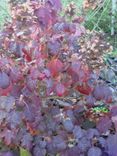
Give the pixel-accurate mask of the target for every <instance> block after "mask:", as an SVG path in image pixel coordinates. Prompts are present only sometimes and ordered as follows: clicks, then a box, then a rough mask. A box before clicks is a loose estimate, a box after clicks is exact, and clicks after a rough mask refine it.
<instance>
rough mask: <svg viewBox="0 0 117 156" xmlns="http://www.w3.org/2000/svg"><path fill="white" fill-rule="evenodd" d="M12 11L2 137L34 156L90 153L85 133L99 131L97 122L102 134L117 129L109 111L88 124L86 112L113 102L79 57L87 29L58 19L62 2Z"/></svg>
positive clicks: (0, 95)
mask: <svg viewBox="0 0 117 156" xmlns="http://www.w3.org/2000/svg"><path fill="white" fill-rule="evenodd" d="M12 7H13V8H12V22H10V23H8V24H6V26H5V27H4V30H3V31H2V32H1V38H0V53H1V56H0V69H1V70H0V139H1V140H2V142H3V143H4V144H6V146H8V147H9V148H10V149H12V148H14V147H18V148H19V147H22V148H26V149H27V150H28V151H30V153H31V154H32V155H33V156H39V155H40V156H41V155H42V156H44V155H46V154H50V155H56V154H60V155H67V156H68V155H70V153H71V152H72V151H73V154H74V156H75V155H77V154H78V153H82V152H84V153H86V152H87V150H88V148H90V147H91V146H92V143H91V140H88V135H87V137H85V134H86V129H89V128H92V132H91V133H95V129H93V128H95V127H96V124H97V128H98V130H99V131H100V133H103V132H105V130H108V129H110V128H111V125H112V122H111V118H110V116H109V113H108V112H107V113H103V112H102V113H103V114H105V115H106V117H105V118H104V120H102V118H101V116H99V117H98V122H99V121H100V122H99V123H98V122H97V121H94V120H92V118H91V119H89V120H88V119H87V120H86V115H87V113H86V112H87V110H88V109H89V110H90V109H91V107H92V106H95V105H97V103H98V102H99V101H102V102H103V103H104V104H106V103H111V102H112V93H111V90H110V89H109V87H108V86H106V85H105V84H103V83H101V82H99V81H98V75H96V74H95V72H93V71H91V70H90V68H89V67H88V65H87V64H85V63H83V62H82V60H81V59H80V54H79V46H78V41H79V38H80V37H81V36H82V35H83V34H84V33H85V29H84V27H83V26H82V25H80V24H79V23H77V22H76V21H75V22H67V21H66V20H65V19H64V17H61V16H59V14H58V13H59V11H60V10H61V3H60V1H59V0H51V1H50V0H47V1H46V2H45V3H44V4H40V3H39V2H37V1H34V0H33V1H30V2H26V3H23V4H18V5H17V6H12ZM68 101H70V102H68ZM108 122H109V124H107V126H105V127H104V128H101V126H100V125H103V123H108ZM83 127H84V129H83ZM78 133H79V134H78ZM79 135H81V138H82V139H81V143H80V144H78V139H79ZM96 135H98V134H96ZM93 136H94V135H93V134H92V137H91V139H93ZM110 150H111V148H110ZM92 151H93V152H95V151H99V152H101V150H99V149H98V148H96V149H93V147H92V148H91V150H90V151H89V152H88V153H91V152H92ZM8 152H9V151H8ZM8 152H7V153H8ZM4 155H5V156H6V153H5V154H4ZM11 155H13V154H11Z"/></svg>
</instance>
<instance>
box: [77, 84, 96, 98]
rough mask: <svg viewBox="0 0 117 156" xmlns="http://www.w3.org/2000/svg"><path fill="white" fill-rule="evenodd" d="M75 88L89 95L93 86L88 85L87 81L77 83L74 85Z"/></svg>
mask: <svg viewBox="0 0 117 156" xmlns="http://www.w3.org/2000/svg"><path fill="white" fill-rule="evenodd" d="M76 90H78V91H79V92H80V93H82V94H85V95H89V94H91V93H92V91H93V88H92V87H90V86H89V85H88V84H87V83H83V84H82V85H78V86H77V87H76Z"/></svg>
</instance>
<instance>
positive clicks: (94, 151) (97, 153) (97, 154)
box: [88, 147, 102, 156]
mask: <svg viewBox="0 0 117 156" xmlns="http://www.w3.org/2000/svg"><path fill="white" fill-rule="evenodd" d="M88 156H102V151H101V149H100V148H98V147H91V148H90V149H89V151H88Z"/></svg>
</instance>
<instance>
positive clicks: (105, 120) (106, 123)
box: [97, 116, 112, 133]
mask: <svg viewBox="0 0 117 156" xmlns="http://www.w3.org/2000/svg"><path fill="white" fill-rule="evenodd" d="M111 126H112V122H111V120H110V118H109V117H108V116H106V117H102V118H101V119H100V120H99V122H98V123H97V129H98V130H99V131H100V132H101V133H105V132H106V131H108V130H109V129H110V128H111Z"/></svg>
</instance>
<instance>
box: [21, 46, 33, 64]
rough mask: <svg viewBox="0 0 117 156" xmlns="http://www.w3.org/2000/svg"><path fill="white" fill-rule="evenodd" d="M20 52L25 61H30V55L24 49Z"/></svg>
mask: <svg viewBox="0 0 117 156" xmlns="http://www.w3.org/2000/svg"><path fill="white" fill-rule="evenodd" d="M22 51H23V53H24V57H25V59H26V60H27V61H28V62H30V61H32V58H31V54H30V53H29V52H28V51H27V50H26V49H24V48H23V49H22Z"/></svg>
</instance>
